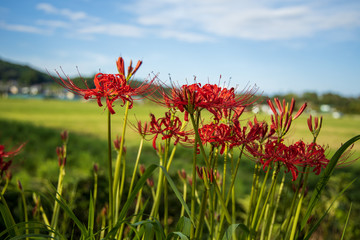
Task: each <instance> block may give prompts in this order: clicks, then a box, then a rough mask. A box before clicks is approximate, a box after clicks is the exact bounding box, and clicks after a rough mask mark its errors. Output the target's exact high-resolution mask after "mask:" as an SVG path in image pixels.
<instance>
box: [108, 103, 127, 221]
mask: <svg viewBox="0 0 360 240" xmlns="http://www.w3.org/2000/svg"><path fill="white" fill-rule="evenodd" d="M129 106H130V103H129V102H126V106H125V114H124V122H123V129H122V133H121V140H120V149H119V153H118V155H119V156H120V157H119V158H117V159H116V163H115V174H114V181H113V182H114V184H113V186H112V191H113V197H115V196H116V194H117V193H116V192H117V191H118V189H119V187H118V186H119V185H120V171H121V164H122V161H121V159H122V156H123V150H124V141H125V133H126V124H127V119H128V113H129ZM110 141H111V139H110ZM110 147H111V145H110ZM121 220H122V219H121Z"/></svg>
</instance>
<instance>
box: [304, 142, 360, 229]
mask: <svg viewBox="0 0 360 240" xmlns="http://www.w3.org/2000/svg"><path fill="white" fill-rule="evenodd" d="M358 140H360V135H357V136H355V137H353V138H351V139H350V140H348V141H347V142H346V143H344V144H343V145H342V146H341V147H340V148H339V149H338V150H337V151H336V152H335V154H334V155H333V157H332V158H331V159H330V162H329V164H328V165H327V167H326V169H325V170H324V173H323V175H322V177H321V178H320V180H319V182H318V184H317V185H316V188H315V190H314V193H313V195H312V197H311V199H310V202H309V204H308V208H307V210H306V213H305V215H304V218H303V220H302V222H301V230H302V229H304V227H305V225H306V223H307V221H308V219H309V218H310V215H311V212H312V210H313V209H314V207H315V205H316V203H317V202H318V201H319V199H320V195H321V192H322V191H323V189H324V188H325V186H326V184H327V183H328V181H329V179H330V177H331V175H332V173H333V171H334V169H335V167H336V164H337V162H338V161H339V159H340V157H341V155H342V154H343V153H344V152H345V151H346V149H347V148H348V147H350V146H351V145H352V144H353V143H355V142H356V141H358Z"/></svg>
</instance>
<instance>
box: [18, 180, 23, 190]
mask: <svg viewBox="0 0 360 240" xmlns="http://www.w3.org/2000/svg"><path fill="white" fill-rule="evenodd" d="M17 184H18V188H19V189H20V190H21V191H22V190H23V187H22V185H21V182H20V180H17Z"/></svg>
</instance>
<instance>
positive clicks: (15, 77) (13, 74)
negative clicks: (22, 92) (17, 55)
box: [0, 59, 53, 86]
mask: <svg viewBox="0 0 360 240" xmlns="http://www.w3.org/2000/svg"><path fill="white" fill-rule="evenodd" d="M0 81H1V82H3V83H4V82H14V81H16V82H17V84H18V85H19V86H31V85H36V84H43V83H49V82H52V81H53V80H52V78H51V77H50V76H49V75H48V74H47V73H43V72H40V71H37V70H35V69H33V68H31V67H29V66H26V65H20V64H15V63H10V62H7V61H4V60H1V59H0Z"/></svg>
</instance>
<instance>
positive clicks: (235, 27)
mask: <svg viewBox="0 0 360 240" xmlns="http://www.w3.org/2000/svg"><path fill="white" fill-rule="evenodd" d="M131 9H135V11H136V14H137V15H138V22H139V23H140V24H142V25H145V26H149V27H151V26H155V27H156V26H158V27H163V28H165V29H169V28H171V29H173V30H174V31H177V32H178V35H181V34H180V33H187V32H194V31H197V32H198V33H203V34H213V35H214V37H215V36H226V37H234V38H245V39H256V40H272V39H275V40H276V39H293V38H299V37H307V36H311V35H313V34H315V33H319V32H322V31H326V30H333V29H338V28H354V27H360V11H359V9H360V5H359V4H355V5H347V4H346V3H343V4H341V3H340V4H339V3H338V5H337V6H333V5H331V2H330V3H329V2H327V1H324V2H319V3H318V5H315V4H313V3H312V2H307V1H295V2H294V1H286V0H284V1H246V0H245V1H239V0H225V1H223V0H208V1H205V0H193V1H181V0H175V1H169V0H154V1H151V3H150V2H149V1H146V0H140V1H138V2H137V3H136V5H135V6H133V7H131Z"/></svg>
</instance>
